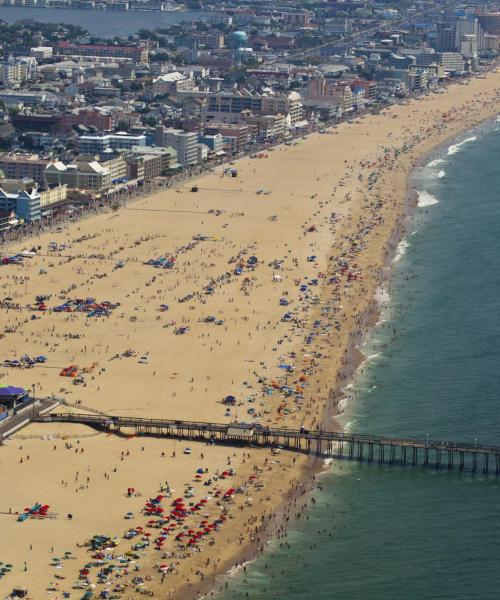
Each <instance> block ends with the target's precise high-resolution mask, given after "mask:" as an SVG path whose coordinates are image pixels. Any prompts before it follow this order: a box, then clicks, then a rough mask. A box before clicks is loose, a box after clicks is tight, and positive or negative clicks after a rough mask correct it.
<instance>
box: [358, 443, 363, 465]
mask: <svg viewBox="0 0 500 600" xmlns="http://www.w3.org/2000/svg"><path fill="white" fill-rule="evenodd" d="M358 460H359V461H360V462H361V461H362V460H363V442H358Z"/></svg>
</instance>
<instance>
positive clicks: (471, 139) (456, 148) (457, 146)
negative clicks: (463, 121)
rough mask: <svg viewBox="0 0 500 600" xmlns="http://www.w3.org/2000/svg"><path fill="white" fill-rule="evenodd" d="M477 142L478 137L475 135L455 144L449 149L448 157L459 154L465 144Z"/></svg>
mask: <svg viewBox="0 0 500 600" xmlns="http://www.w3.org/2000/svg"><path fill="white" fill-rule="evenodd" d="M476 140H477V137H476V136H475V135H473V136H472V137H469V138H465V140H463V141H461V142H459V143H458V144H453V145H452V146H450V147H449V148H448V155H450V154H456V153H457V152H459V151H460V148H461V147H462V146H463V145H464V144H468V143H469V142H475V141H476Z"/></svg>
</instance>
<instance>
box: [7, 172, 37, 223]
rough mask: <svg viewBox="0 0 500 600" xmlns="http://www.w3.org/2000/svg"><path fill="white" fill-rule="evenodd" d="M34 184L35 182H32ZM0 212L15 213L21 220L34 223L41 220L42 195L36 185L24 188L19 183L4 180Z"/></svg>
mask: <svg viewBox="0 0 500 600" xmlns="http://www.w3.org/2000/svg"><path fill="white" fill-rule="evenodd" d="M32 183H33V182H32ZM0 210H2V211H8V212H14V213H15V214H16V215H17V217H18V218H19V219H22V220H23V221H25V222H26V223H33V222H34V221H38V220H39V219H40V218H41V210H40V194H39V193H38V191H37V188H36V185H35V184H34V183H33V185H32V187H24V186H23V185H22V183H21V184H20V185H19V182H9V180H4V181H2V183H1V184H0Z"/></svg>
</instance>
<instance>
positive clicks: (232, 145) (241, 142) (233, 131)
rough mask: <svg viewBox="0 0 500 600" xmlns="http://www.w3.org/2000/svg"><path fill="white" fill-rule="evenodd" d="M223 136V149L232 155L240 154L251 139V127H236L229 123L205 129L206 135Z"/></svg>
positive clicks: (211, 125)
mask: <svg viewBox="0 0 500 600" xmlns="http://www.w3.org/2000/svg"><path fill="white" fill-rule="evenodd" d="M217 133H219V134H220V135H221V136H222V142H223V148H224V150H226V151H227V152H229V153H230V154H238V153H239V152H242V151H243V150H245V149H246V147H247V145H248V144H249V142H250V138H251V133H252V132H251V127H249V126H248V125H246V124H244V125H235V124H227V123H210V126H209V127H206V128H205V135H215V134H217Z"/></svg>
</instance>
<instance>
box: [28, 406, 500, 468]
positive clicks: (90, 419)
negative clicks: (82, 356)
mask: <svg viewBox="0 0 500 600" xmlns="http://www.w3.org/2000/svg"><path fill="white" fill-rule="evenodd" d="M33 421H35V422H38V423H55V422H57V423H79V424H83V425H88V426H90V427H93V428H95V429H98V430H101V431H107V432H109V433H113V432H114V433H117V434H119V433H121V432H122V430H132V431H133V434H134V435H138V436H140V435H146V436H154V437H168V438H175V439H182V440H192V441H204V442H206V443H219V444H226V445H233V446H253V447H270V448H279V449H283V450H292V451H296V452H305V453H308V454H314V455H316V456H320V457H325V458H326V457H330V458H335V459H339V460H342V459H344V460H348V461H357V462H364V463H368V464H379V465H399V466H413V467H417V466H420V467H429V468H433V469H447V470H449V471H452V470H458V471H470V472H472V473H475V472H478V471H482V472H483V473H484V474H489V473H491V474H495V475H497V476H498V475H499V474H500V447H498V446H484V445H479V444H477V442H474V443H472V444H467V443H462V442H449V441H435V440H428V439H426V440H418V439H410V438H393V437H383V436H374V435H363V434H356V433H344V432H340V431H323V430H321V429H317V430H307V429H304V428H303V427H302V428H300V429H287V428H273V427H265V426H263V425H260V424H255V423H229V424H226V423H203V422H195V421H174V420H166V419H142V418H138V417H119V416H111V415H103V414H100V415H95V414H91V415H88V414H76V413H53V414H50V415H43V416H42V415H40V416H35V417H34V418H33Z"/></svg>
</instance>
